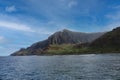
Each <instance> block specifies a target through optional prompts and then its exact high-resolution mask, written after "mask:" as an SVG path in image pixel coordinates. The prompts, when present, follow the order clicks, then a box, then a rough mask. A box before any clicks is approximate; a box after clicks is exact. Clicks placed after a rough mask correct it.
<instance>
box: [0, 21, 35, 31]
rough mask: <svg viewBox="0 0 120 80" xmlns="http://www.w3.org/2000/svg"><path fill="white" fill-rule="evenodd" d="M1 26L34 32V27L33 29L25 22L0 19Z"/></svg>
mask: <svg viewBox="0 0 120 80" xmlns="http://www.w3.org/2000/svg"><path fill="white" fill-rule="evenodd" d="M0 27H3V28H9V29H13V30H19V31H25V32H34V30H33V29H31V28H30V27H29V26H27V25H25V24H19V23H14V22H8V21H0Z"/></svg>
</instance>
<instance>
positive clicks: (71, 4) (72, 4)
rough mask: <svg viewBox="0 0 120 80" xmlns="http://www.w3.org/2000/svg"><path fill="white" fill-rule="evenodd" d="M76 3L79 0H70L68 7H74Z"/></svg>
mask: <svg viewBox="0 0 120 80" xmlns="http://www.w3.org/2000/svg"><path fill="white" fill-rule="evenodd" d="M75 5H77V2H76V1H70V2H69V3H68V7H69V8H72V7H73V6H75Z"/></svg>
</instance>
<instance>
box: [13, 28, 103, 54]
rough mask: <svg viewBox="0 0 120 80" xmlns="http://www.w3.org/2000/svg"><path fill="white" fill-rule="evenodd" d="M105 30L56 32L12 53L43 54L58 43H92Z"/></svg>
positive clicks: (65, 30)
mask: <svg viewBox="0 0 120 80" xmlns="http://www.w3.org/2000/svg"><path fill="white" fill-rule="evenodd" d="M103 34H104V32H103V33H102V32H99V33H83V32H74V31H70V30H67V29H64V30H62V31H58V32H55V33H54V34H52V35H51V36H49V37H48V39H46V40H43V41H39V42H37V43H34V44H32V45H31V46H30V47H28V48H26V49H23V48H22V49H20V50H19V51H17V52H15V53H13V54H11V55H12V56H16V55H41V54H44V50H46V49H47V47H48V46H49V45H53V44H57V45H61V44H80V43H91V42H92V41H94V40H95V39H97V38H98V37H100V36H102V35H103Z"/></svg>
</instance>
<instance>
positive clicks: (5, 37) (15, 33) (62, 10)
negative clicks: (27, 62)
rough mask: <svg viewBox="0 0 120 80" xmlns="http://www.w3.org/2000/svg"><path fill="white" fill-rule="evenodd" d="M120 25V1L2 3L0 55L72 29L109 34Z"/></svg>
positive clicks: (4, 0)
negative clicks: (59, 31) (60, 31)
mask: <svg viewBox="0 0 120 80" xmlns="http://www.w3.org/2000/svg"><path fill="white" fill-rule="evenodd" d="M117 26H120V0H0V56H6V55H9V54H11V53H13V52H15V51H16V50H19V49H20V48H26V47H28V46H30V45H31V44H32V43H35V42H37V41H41V40H44V39H47V37H48V36H49V35H51V34H52V33H54V32H56V31H58V30H62V29H70V30H74V31H80V32H101V31H108V30H111V29H113V28H115V27H117Z"/></svg>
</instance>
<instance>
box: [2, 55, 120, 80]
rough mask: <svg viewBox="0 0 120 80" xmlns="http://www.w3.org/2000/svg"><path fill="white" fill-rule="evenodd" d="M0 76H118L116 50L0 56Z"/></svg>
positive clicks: (104, 79) (24, 79) (87, 79)
mask: <svg viewBox="0 0 120 80" xmlns="http://www.w3.org/2000/svg"><path fill="white" fill-rule="evenodd" d="M0 80H120V54H97V55H95V54H88V55H87V54H86V55H56V56H21V57H20V56H19V57H17V56H16V57H13V56H8V57H0Z"/></svg>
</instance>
